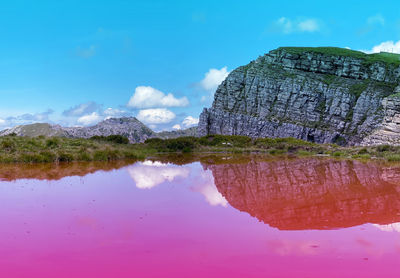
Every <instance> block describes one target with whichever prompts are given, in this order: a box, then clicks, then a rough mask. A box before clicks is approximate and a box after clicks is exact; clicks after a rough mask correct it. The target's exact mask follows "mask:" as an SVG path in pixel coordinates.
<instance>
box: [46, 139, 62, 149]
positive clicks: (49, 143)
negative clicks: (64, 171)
mask: <svg viewBox="0 0 400 278" xmlns="http://www.w3.org/2000/svg"><path fill="white" fill-rule="evenodd" d="M59 144H60V139H58V138H56V137H52V138H48V139H47V140H46V147H47V148H50V149H54V148H57V147H58V146H59Z"/></svg>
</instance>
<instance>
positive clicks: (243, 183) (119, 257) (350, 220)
mask: <svg viewBox="0 0 400 278" xmlns="http://www.w3.org/2000/svg"><path fill="white" fill-rule="evenodd" d="M231 160H232V159H231V158H230V157H226V158H224V159H221V158H219V159H218V161H217V162H216V161H215V160H213V159H208V160H207V159H205V160H201V162H199V161H197V162H196V161H195V162H192V161H190V162H184V163H180V164H181V165H175V164H173V163H172V162H167V161H165V160H163V162H161V161H144V162H137V163H133V164H130V165H119V166H118V167H116V168H118V169H114V170H112V169H109V168H108V169H102V168H101V167H99V169H98V171H97V170H96V169H95V168H94V169H92V168H91V170H90V171H89V170H88V171H87V174H86V172H83V173H82V172H79V171H77V170H76V169H80V166H79V164H74V166H63V168H62V169H58V170H54V169H53V168H52V167H48V168H43V169H39V170H38V171H36V172H35V171H33V170H31V172H29V174H26V175H25V176H24V173H25V172H24V171H26V173H28V170H27V169H26V168H22V169H20V170H18V169H16V168H13V169H12V170H10V169H6V168H4V167H3V168H4V169H6V170H4V169H3V168H2V169H3V170H2V169H0V175H3V176H2V179H3V181H2V182H0V219H1V228H0V254H1V255H0V277H167V278H169V277H174V278H176V277H399V275H400V268H399V263H400V223H399V222H400V168H399V167H396V166H391V165H378V164H375V163H361V162H357V161H343V160H342V161H337V160H320V159H292V160H287V159H281V160H263V159H254V158H249V159H244V160H243V161H242V160H239V161H236V160H235V161H233V162H232V163H231V162H230V161H231ZM68 167H70V168H71V167H75V168H76V167H78V168H76V169H74V170H70V169H69V168H68ZM84 167H86V166H82V167H81V168H82V169H83V168H84ZM85 169H86V168H85ZM105 170H106V171H105ZM51 171H53V172H51ZM50 172H51V173H52V174H51V175H50V174H47V175H46V173H50ZM6 173H8V174H7V175H6ZM57 173H58V174H57ZM24 177H29V178H24Z"/></svg>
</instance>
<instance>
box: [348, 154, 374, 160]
mask: <svg viewBox="0 0 400 278" xmlns="http://www.w3.org/2000/svg"><path fill="white" fill-rule="evenodd" d="M351 158H355V159H370V158H371V155H370V154H366V153H365V154H355V155H352V156H351Z"/></svg>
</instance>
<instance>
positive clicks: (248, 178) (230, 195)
mask: <svg viewBox="0 0 400 278" xmlns="http://www.w3.org/2000/svg"><path fill="white" fill-rule="evenodd" d="M202 164H203V167H204V168H206V169H210V170H211V171H212V174H213V177H214V182H215V185H216V187H217V188H218V191H219V192H220V193H221V194H222V195H223V196H224V197H225V198H226V200H227V201H228V202H229V204H230V205H231V206H233V207H235V208H236V209H239V210H240V211H244V212H247V213H249V214H250V215H252V216H254V217H256V218H257V219H259V220H260V221H263V222H264V223H266V224H269V225H270V226H272V227H276V228H279V229H281V230H303V229H335V228H341V227H351V226H356V225H361V224H364V223H376V224H390V223H394V222H399V221H400V186H399V184H400V179H399V177H400V168H399V167H385V166H382V167H381V166H379V165H377V164H374V163H362V162H359V161H348V160H347V161H346V160H329V159H325V160H321V159H297V160H276V161H262V160H261V161H260V160H257V159H254V160H252V161H250V162H248V163H236V164H235V163H232V164H226V163H225V164H208V163H204V162H203V163H202Z"/></svg>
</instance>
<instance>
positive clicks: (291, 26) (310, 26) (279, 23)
mask: <svg viewBox="0 0 400 278" xmlns="http://www.w3.org/2000/svg"><path fill="white" fill-rule="evenodd" d="M274 25H275V27H277V29H278V31H280V32H282V33H284V34H290V33H294V32H300V33H302V32H308V33H313V32H317V31H319V30H320V29H321V27H320V23H319V22H318V21H317V20H316V19H313V18H308V19H303V20H299V19H297V20H292V19H290V18H287V17H281V18H279V19H278V20H276V21H275V24H274Z"/></svg>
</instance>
